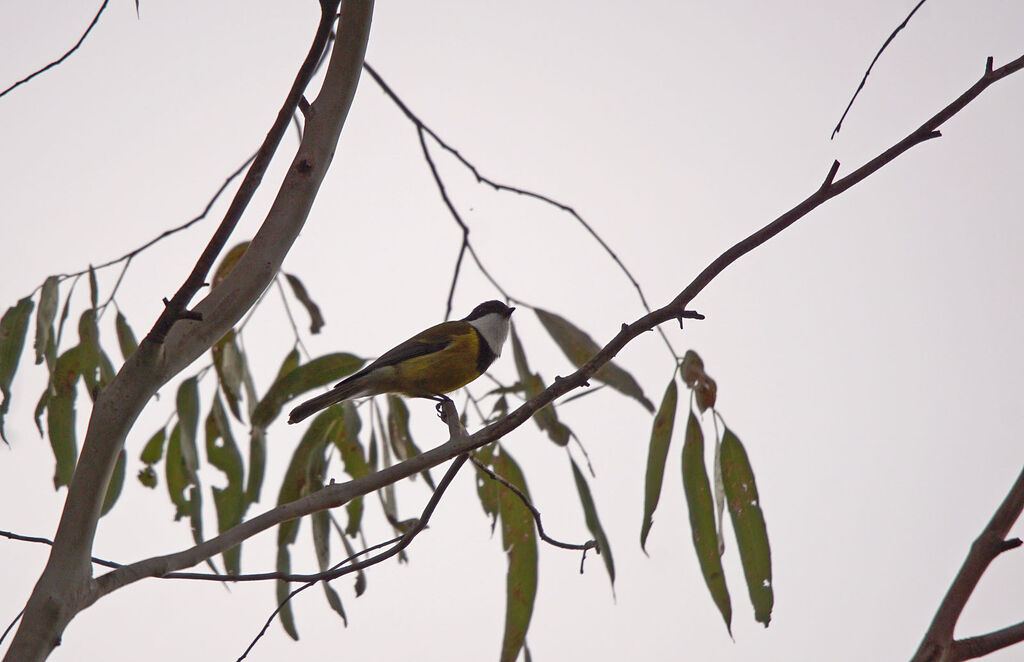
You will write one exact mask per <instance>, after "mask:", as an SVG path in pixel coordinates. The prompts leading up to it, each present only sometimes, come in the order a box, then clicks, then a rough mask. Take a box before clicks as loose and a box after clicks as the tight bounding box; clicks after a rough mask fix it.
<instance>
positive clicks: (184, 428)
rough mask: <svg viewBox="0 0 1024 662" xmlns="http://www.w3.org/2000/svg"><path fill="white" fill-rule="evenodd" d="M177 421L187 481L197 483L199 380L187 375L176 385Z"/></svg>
mask: <svg viewBox="0 0 1024 662" xmlns="http://www.w3.org/2000/svg"><path fill="white" fill-rule="evenodd" d="M176 404H177V407H178V423H179V427H180V429H181V457H182V459H183V460H184V461H185V469H186V470H187V471H188V477H189V483H191V484H193V485H196V484H198V480H199V478H198V475H197V473H196V472H197V471H198V470H199V451H198V449H197V447H196V434H197V432H198V428H199V382H198V381H197V379H196V378H195V377H189V378H188V379H186V380H185V381H183V382H182V383H181V386H179V387H178V396H177V398H176Z"/></svg>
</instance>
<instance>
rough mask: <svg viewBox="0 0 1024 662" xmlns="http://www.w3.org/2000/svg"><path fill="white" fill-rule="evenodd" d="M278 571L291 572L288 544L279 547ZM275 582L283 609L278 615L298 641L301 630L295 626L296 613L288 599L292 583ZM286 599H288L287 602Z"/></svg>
mask: <svg viewBox="0 0 1024 662" xmlns="http://www.w3.org/2000/svg"><path fill="white" fill-rule="evenodd" d="M277 571H278V572H281V573H290V572H291V571H292V561H291V555H290V554H289V553H288V547H287V546H279V547H278V548H277ZM274 583H275V584H276V590H275V594H276V597H277V604H279V605H281V610H280V611H279V612H278V615H279V616H280V617H281V626H282V627H283V628H284V631H285V632H287V633H288V636H289V637H291V638H292V639H294V640H295V641H298V640H299V631H298V629H297V628H296V627H295V614H293V613H292V603H291V601H290V600H288V594H289V593H290V592H291V585H290V584H289V583H288V582H286V581H283V580H280V579H278V580H277V581H276V582H274ZM286 600H288V601H287V602H286Z"/></svg>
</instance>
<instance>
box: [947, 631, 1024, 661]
mask: <svg viewBox="0 0 1024 662" xmlns="http://www.w3.org/2000/svg"><path fill="white" fill-rule="evenodd" d="M1022 641H1024V622H1021V623H1016V624H1014V625H1011V626H1009V627H1005V628H1002V629H1001V630H996V631H995V632H989V633H988V634H983V635H979V636H977V637H968V638H966V639H959V640H957V641H954V642H953V649H952V651H951V653H950V656H949V660H950V662H961V661H962V660H973V659H975V658H978V657H983V656H985V655H988V654H989V653H994V652H995V651H997V650H1001V649H1003V648H1007V647H1008V646H1012V645H1014V644H1019V643H1020V642H1022Z"/></svg>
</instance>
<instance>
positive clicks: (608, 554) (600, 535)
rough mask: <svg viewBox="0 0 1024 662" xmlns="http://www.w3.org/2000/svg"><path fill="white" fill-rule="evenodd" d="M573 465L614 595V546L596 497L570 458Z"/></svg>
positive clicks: (585, 512)
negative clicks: (600, 517) (604, 525)
mask: <svg viewBox="0 0 1024 662" xmlns="http://www.w3.org/2000/svg"><path fill="white" fill-rule="evenodd" d="M569 463H570V464H572V477H573V479H574V480H575V481H576V491H577V492H579V494H580V505H582V506H583V517H584V519H585V520H586V522H587V529H589V530H590V533H591V534H592V535H593V536H594V540H596V541H597V545H598V549H597V553H598V554H600V555H601V558H602V559H604V567H605V569H607V570H608V579H609V580H610V581H611V583H612V594H613V595H614V592H615V561H614V560H613V559H612V546H611V545H610V544H609V543H608V536H607V535H605V532H604V527H602V526H601V520H599V519H598V517H597V507H596V506H595V505H594V497H593V496H592V495H591V494H590V486H588V485H587V479H586V478H585V477H584V476H583V472H582V471H580V468H579V467H578V466H576V461H575V460H573V459H572V458H569Z"/></svg>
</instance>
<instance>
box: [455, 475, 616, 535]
mask: <svg viewBox="0 0 1024 662" xmlns="http://www.w3.org/2000/svg"><path fill="white" fill-rule="evenodd" d="M469 459H470V460H471V461H472V462H473V466H475V467H476V468H477V469H479V470H480V471H482V472H484V473H485V474H487V475H488V476H490V477H491V480H496V481H498V482H499V483H501V484H502V485H504V486H505V488H506V489H508V490H509V491H511V492H512V493H513V494H515V495H516V496H517V497H519V500H520V501H522V502H523V505H524V506H526V507H527V509H528V510H529V511H530V512H531V513H533V521H534V522H536V523H537V533H538V534H539V535H540V537H541V540H543V541H544V542H546V543H548V544H549V545H554V546H555V547H561V548H562V549H582V550H584V551H586V550H588V549H597V541H596V540H588V541H587V542H585V543H583V544H582V545H577V544H576V543H571V542H562V541H560V540H555V539H554V538H552V537H551V536H549V535H548V534H546V533H544V525H543V524H541V521H540V511H539V510H537V509H536V508H535V507H534V505H533V504H532V503H530V497H528V496H526V495H525V494H523V492H522V490H520V489H519V488H518V487H516V486H515V485H513V484H512V483H510V482H508V481H507V480H505V478H504V477H503V476H499V475H498V474H496V473H494V471H492V470H491V468H490V467H488V466H487V465H486V464H484V463H483V462H481V461H480V460H478V459H476V457H474V456H470V458H469Z"/></svg>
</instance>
